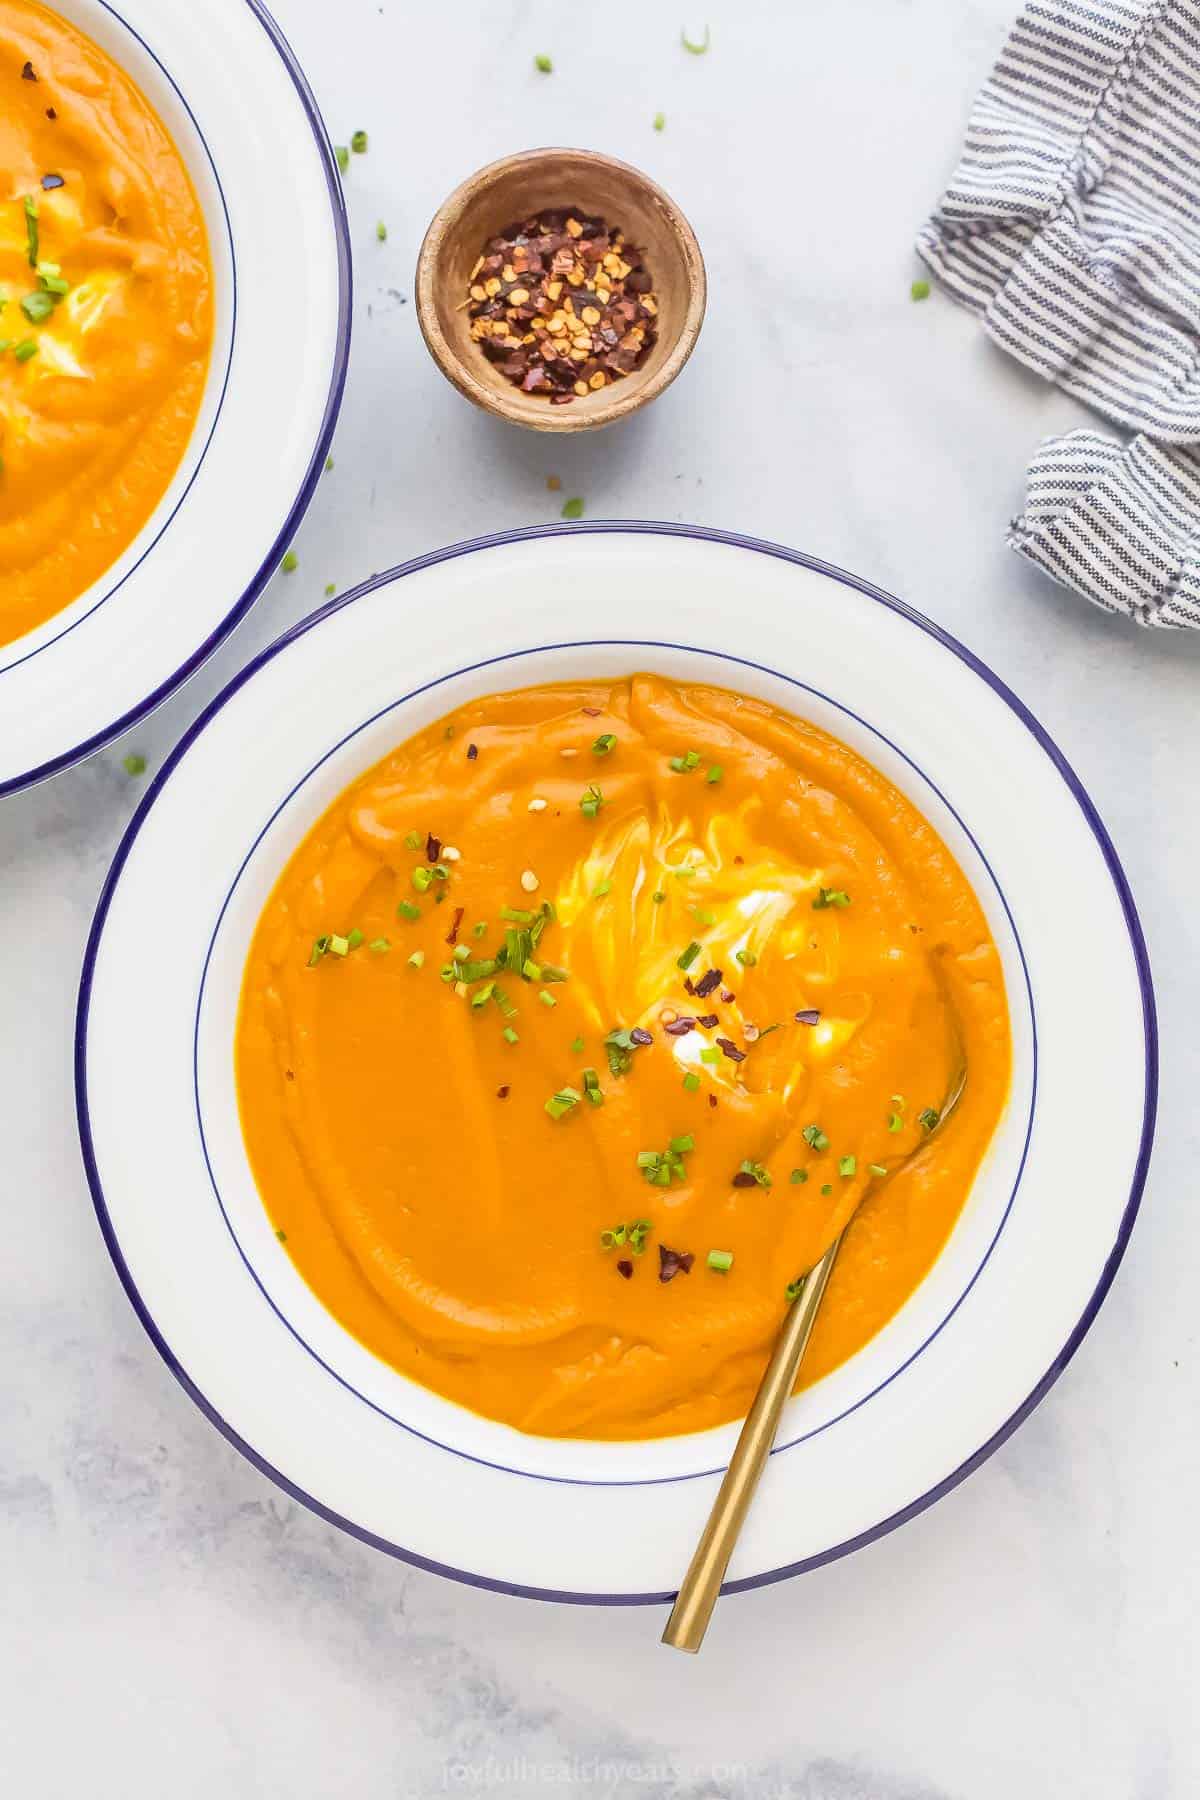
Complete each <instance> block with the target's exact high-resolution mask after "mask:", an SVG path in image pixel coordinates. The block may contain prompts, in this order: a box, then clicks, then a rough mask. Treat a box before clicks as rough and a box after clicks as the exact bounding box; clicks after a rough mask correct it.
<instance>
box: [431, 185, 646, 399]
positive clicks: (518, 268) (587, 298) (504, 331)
mask: <svg viewBox="0 0 1200 1800" xmlns="http://www.w3.org/2000/svg"><path fill="white" fill-rule="evenodd" d="M653 288H654V282H653V279H652V277H651V275H650V272H649V270H648V269H646V267H645V266H644V261H643V257H642V252H641V251H640V250H637V249H635V248H634V247H633V246H632V245H631V244H629V243H627V242H626V241H625V238H624V237H623V236H622V234H621V232H620V231H618V230H616V229H615V228H614V229H611V230H610V228H609V226H608V225H607V224H606V223H605V221H604V220H603V219H601V218H596V217H593V216H589V215H588V214H587V213H585V212H582V211H575V210H573V209H571V208H567V207H560V208H547V209H545V210H543V211H542V212H540V213H538V214H536V215H534V216H533V217H532V218H527V219H524V220H521V221H519V222H518V223H516V224H514V225H509V226H507V227H506V228H505V229H504V230H503V231H501V232H499V233H498V234H497V235H496V236H495V237H491V238H488V239H487V241H486V242H485V244H484V246H483V251H482V253H481V255H479V256H478V257H477V258H476V260H475V266H474V268H473V269H472V270H471V273H470V276H469V278H468V282H467V296H466V299H465V301H464V303H463V304H464V305H465V306H466V307H469V309H470V330H471V337H472V339H473V340H474V341H475V343H477V344H478V346H479V348H480V351H481V352H482V354H483V355H484V356H486V357H487V359H488V361H489V362H491V363H494V364H495V366H496V367H497V369H498V370H499V371H500V373H501V374H502V375H503V376H504V378H505V379H506V380H507V381H510V382H511V383H512V385H513V386H514V387H516V388H519V389H520V390H521V392H522V393H525V394H538V395H541V396H542V397H543V398H544V399H548V400H549V402H550V404H551V406H569V405H570V404H571V402H572V401H573V400H575V399H586V398H587V397H588V395H589V394H591V393H598V392H600V391H602V390H603V389H604V388H606V387H608V386H609V384H610V383H612V382H614V381H621V380H623V379H624V377H625V376H626V375H629V374H631V373H632V372H633V370H634V369H636V368H638V367H640V365H641V364H642V362H643V361H644V360H645V358H646V357H647V355H648V354H649V352H650V350H651V349H652V347H653V345H654V343H655V339H656V334H657V329H658V298H657V296H656V294H655V293H654V292H653Z"/></svg>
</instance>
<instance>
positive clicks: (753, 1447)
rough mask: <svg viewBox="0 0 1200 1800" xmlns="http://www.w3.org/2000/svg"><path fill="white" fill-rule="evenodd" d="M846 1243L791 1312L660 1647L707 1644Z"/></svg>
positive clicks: (833, 1249) (815, 1270)
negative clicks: (710, 1623)
mask: <svg viewBox="0 0 1200 1800" xmlns="http://www.w3.org/2000/svg"><path fill="white" fill-rule="evenodd" d="M841 1241H842V1240H841V1237H840V1236H839V1237H836V1238H835V1239H834V1241H833V1243H832V1244H831V1245H830V1246H829V1248H828V1250H827V1251H826V1252H825V1254H824V1256H823V1257H822V1258H821V1260H820V1262H819V1263H816V1264H814V1266H813V1267H812V1269H810V1270H809V1273H808V1275H807V1276H806V1277H805V1281H804V1286H803V1288H802V1289H801V1291H800V1293H799V1295H798V1296H797V1298H796V1299H795V1300H794V1301H793V1303H792V1305H791V1306H790V1307H789V1308H788V1314H787V1317H786V1319H785V1320H784V1322H783V1325H782V1327H781V1329H780V1333H779V1336H778V1338H777V1339H776V1341H775V1348H774V1350H773V1351H772V1352H771V1360H770V1362H769V1363H768V1364H767V1366H766V1369H765V1371H764V1373H763V1378H762V1380H761V1382H760V1383H759V1387H758V1392H757V1394H755V1396H754V1400H753V1403H752V1405H751V1407H750V1411H749V1412H748V1413H747V1414H746V1422H745V1424H744V1425H743V1426H742V1429H741V1435H740V1436H739V1438H738V1441H737V1445H736V1447H735V1449H734V1452H733V1455H732V1457H731V1458H730V1461H729V1467H728V1468H727V1469H726V1471H725V1478H724V1480H723V1481H722V1483H721V1486H720V1489H719V1491H718V1493H717V1497H716V1499H715V1500H714V1501H713V1508H712V1511H711V1512H710V1513H709V1515H708V1523H707V1524H706V1525H705V1527H704V1530H703V1531H702V1532H701V1534H700V1542H699V1543H698V1544H697V1545H696V1550H695V1554H694V1555H693V1557H692V1560H691V1562H690V1563H689V1564H688V1571H687V1574H686V1575H685V1576H684V1578H683V1581H682V1583H681V1585H680V1588H679V1593H678V1595H677V1596H676V1600H675V1604H674V1606H673V1607H672V1608H671V1616H670V1618H669V1619H668V1620H667V1625H666V1630H665V1631H664V1632H663V1635H662V1641H663V1643H664V1644H670V1645H671V1646H672V1647H673V1648H674V1649H676V1650H688V1651H691V1652H692V1654H693V1655H694V1654H695V1652H696V1651H697V1650H699V1648H700V1645H701V1644H702V1643H703V1641H704V1633H705V1632H706V1630H707V1629H708V1621H709V1619H710V1618H711V1617H712V1610H713V1607H714V1606H715V1605H716V1603H717V1595H718V1594H719V1593H720V1591H721V1583H722V1581H723V1580H724V1578H725V1570H726V1569H727V1567H728V1566H729V1558H730V1557H731V1556H732V1555H733V1547H734V1545H735V1544H736V1543H737V1540H738V1536H739V1534H740V1532H741V1529H742V1524H743V1522H744V1520H745V1517H746V1513H747V1511H748V1510H749V1507H750V1502H751V1500H752V1499H753V1498H754V1490H755V1489H756V1488H757V1486H758V1478H759V1476H760V1475H761V1474H762V1472H763V1469H764V1468H765V1467H766V1461H767V1457H768V1456H769V1455H770V1453H771V1446H772V1444H773V1443H774V1442H775V1434H776V1432H777V1431H778V1429H779V1420H780V1416H781V1414H782V1412H783V1409H784V1406H785V1404H786V1402H787V1399H788V1396H789V1394H790V1393H791V1391H792V1389H793V1387H794V1386H795V1384H796V1374H797V1372H798V1370H799V1368H800V1363H801V1361H802V1359H803V1356H804V1352H805V1351H806V1350H807V1348H808V1340H809V1338H810V1337H811V1336H812V1328H813V1324H814V1322H815V1320H816V1317H817V1312H818V1309H819V1307H820V1305H821V1300H822V1298H823V1296H824V1293H825V1284H826V1282H827V1281H828V1280H829V1274H830V1270H831V1269H832V1268H833V1264H834V1259H835V1258H836V1256H837V1253H838V1245H839V1244H840V1243H841Z"/></svg>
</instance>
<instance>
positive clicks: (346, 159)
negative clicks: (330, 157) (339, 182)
mask: <svg viewBox="0 0 1200 1800" xmlns="http://www.w3.org/2000/svg"><path fill="white" fill-rule="evenodd" d="M333 154H334V155H335V156H336V157H337V166H338V168H339V169H340V170H341V171H342V174H343V175H344V174H345V173H346V170H347V169H348V168H349V167H350V152H349V150H348V149H347V148H346V146H345V144H335V145H334V150H333Z"/></svg>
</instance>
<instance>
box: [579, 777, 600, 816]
mask: <svg viewBox="0 0 1200 1800" xmlns="http://www.w3.org/2000/svg"><path fill="white" fill-rule="evenodd" d="M603 805H604V795H603V794H602V793H601V792H600V789H599V788H598V787H597V786H596V784H595V782H594V781H593V782H589V783H588V786H587V789H586V790H585V792H584V795H583V798H582V799H581V800H580V802H579V810H580V812H581V813H582V814H583V816H584V818H585V819H594V818H595V817H596V814H597V813H598V812H599V811H600V808H601V807H602V806H603Z"/></svg>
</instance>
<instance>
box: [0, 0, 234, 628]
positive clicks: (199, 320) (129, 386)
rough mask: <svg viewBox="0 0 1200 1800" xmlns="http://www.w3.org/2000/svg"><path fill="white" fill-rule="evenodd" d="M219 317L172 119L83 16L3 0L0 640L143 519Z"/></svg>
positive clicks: (84, 580)
mask: <svg viewBox="0 0 1200 1800" xmlns="http://www.w3.org/2000/svg"><path fill="white" fill-rule="evenodd" d="M212 329H213V295H212V273H211V268H210V263H209V251H208V239H207V234H206V231H205V226H204V218H203V215H202V212H201V209H200V204H199V202H198V200H197V198H196V195H195V192H194V191H193V188H192V184H191V181H190V179H189V177H188V173H187V170H186V168H185V167H184V164H183V161H182V159H181V157H180V155H179V152H178V151H177V149H176V148H175V145H174V144H173V143H172V141H171V139H170V137H169V136H168V134H167V131H166V129H165V127H164V126H163V124H162V122H161V120H160V119H159V118H158V116H157V114H156V113H155V112H154V110H153V108H152V107H151V106H150V104H149V102H148V101H147V100H146V99H145V98H144V97H143V95H142V94H140V93H139V92H138V90H137V88H136V87H135V86H134V84H133V83H132V81H130V79H129V77H128V76H127V75H125V74H124V72H123V71H122V70H121V69H119V68H118V67H117V65H116V64H115V63H114V62H113V61H112V60H111V59H110V58H109V57H108V56H106V55H105V54H104V52H103V51H101V50H100V49H99V48H98V47H97V46H96V45H95V44H93V43H91V42H89V40H88V39H87V38H85V37H84V36H83V35H82V34H81V33H80V32H78V31H76V30H75V28H74V27H73V26H72V25H70V24H68V23H67V21H66V20H64V19H61V18H59V17H58V16H57V15H56V14H54V13H51V12H48V11H47V10H46V9H45V8H43V7H41V6H37V5H34V4H31V0H0V644H3V643H10V642H12V641H13V640H14V639H15V638H18V637H20V636H22V635H23V634H24V633H26V632H28V631H30V630H32V629H33V628H34V627H35V626H38V625H40V624H42V623H44V621H45V620H47V619H49V618H51V617H53V615H54V614H55V613H57V612H59V611H60V610H61V609H62V608H63V607H64V606H67V605H69V604H70V602H71V601H73V600H75V599H77V598H78V597H79V596H80V595H81V594H82V593H84V592H85V590H86V589H87V588H88V587H90V586H91V584H92V583H93V582H94V581H95V580H97V578H98V577H99V576H101V575H102V574H103V573H104V571H105V570H106V569H108V568H109V567H110V566H111V564H112V563H113V562H114V561H115V560H116V558H117V557H118V556H120V554H121V552H122V551H123V550H125V549H126V548H127V546H128V545H129V544H130V543H131V542H132V541H133V539H134V538H135V537H136V536H137V534H138V532H139V531H140V530H141V529H142V526H143V525H144V524H145V523H146V521H147V519H148V518H149V517H150V515H151V513H152V512H153V511H154V508H155V507H156V506H157V504H158V502H159V501H160V500H161V498H162V496H163V494H164V492H165V491H166V489H167V487H168V486H169V484H170V481H171V478H172V476H173V475H174V474H175V471H176V469H177V468H178V466H179V462H180V458H181V457H182V455H183V453H184V450H185V449H186V447H187V444H188V440H189V438H190V437H191V434H192V429H193V427H194V425H195V422H196V417H197V413H198V411H199V408H200V403H201V399H202V397H203V393H204V386H205V381H206V377H207V373H208V363H209V351H210V346H211V342H212ZM164 604H169V596H164Z"/></svg>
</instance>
